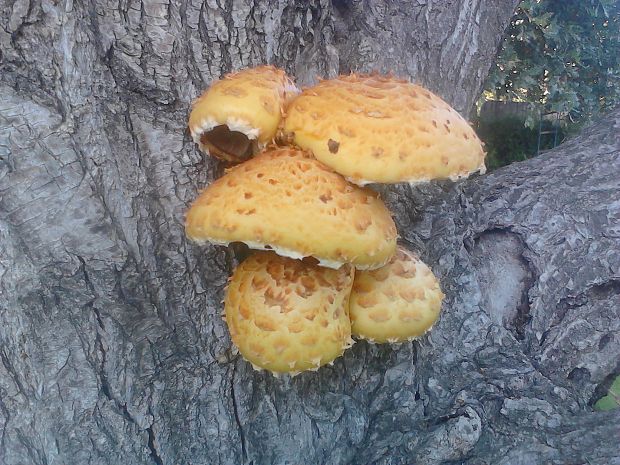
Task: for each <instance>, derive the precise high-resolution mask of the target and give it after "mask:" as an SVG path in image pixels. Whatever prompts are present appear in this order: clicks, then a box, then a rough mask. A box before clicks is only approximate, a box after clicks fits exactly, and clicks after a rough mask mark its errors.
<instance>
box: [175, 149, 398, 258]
mask: <svg viewBox="0 0 620 465" xmlns="http://www.w3.org/2000/svg"><path fill="white" fill-rule="evenodd" d="M185 230H186V233H187V236H188V237H189V238H190V239H193V240H195V241H199V242H205V241H209V242H213V243H216V244H228V243H230V242H244V243H246V244H247V245H248V246H250V247H251V248H254V249H273V250H274V251H275V252H277V253H278V254H280V255H285V256H288V257H292V258H302V257H314V258H316V259H317V260H319V262H320V264H321V265H323V266H328V267H332V268H338V267H340V266H341V265H342V264H343V263H352V264H353V265H355V266H356V267H358V268H362V269H368V268H377V267H379V266H382V265H383V264H385V263H386V262H387V261H388V260H389V259H390V258H391V257H392V255H393V254H394V252H395V251H396V226H395V224H394V221H393V220H392V217H391V215H390V212H389V211H388V209H387V207H386V206H385V205H384V203H383V202H382V201H381V199H380V198H379V197H378V194H376V193H375V192H374V191H372V190H370V189H364V188H360V187H357V186H353V185H351V184H349V183H348V182H347V181H345V179H344V178H343V177H342V176H340V175H338V174H336V173H334V172H332V171H330V170H329V169H327V168H326V167H325V166H324V165H322V164H321V163H320V162H318V161H317V160H315V159H314V158H312V157H310V156H308V155H306V154H304V152H302V151H301V150H297V149H293V148H280V149H274V150H271V151H267V152H263V153H261V154H260V155H258V156H256V157H255V158H253V159H251V160H248V161H247V162H245V163H243V164H242V165H238V166H235V167H234V168H232V169H231V170H230V171H229V172H228V173H226V174H225V175H224V176H222V177H221V178H219V179H218V180H216V181H215V182H214V183H213V184H211V185H210V186H209V187H208V188H207V189H205V190H204V191H203V193H202V194H201V195H200V196H199V197H198V199H197V200H196V201H195V202H194V204H193V205H192V207H191V208H190V210H189V212H188V213H187V219H186V225H185Z"/></svg>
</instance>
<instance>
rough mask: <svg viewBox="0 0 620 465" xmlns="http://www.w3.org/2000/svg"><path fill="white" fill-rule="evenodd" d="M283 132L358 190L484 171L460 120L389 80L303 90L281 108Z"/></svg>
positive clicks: (344, 79)
mask: <svg viewBox="0 0 620 465" xmlns="http://www.w3.org/2000/svg"><path fill="white" fill-rule="evenodd" d="M284 133H285V135H286V136H287V137H288V138H289V139H292V140H293V141H294V143H295V144H297V145H298V146H299V147H301V148H303V149H306V150H309V151H311V152H312V153H313V154H314V156H315V157H316V158H317V159H319V160H320V161H322V162H323V163H325V164H326V165H327V166H329V167H330V168H332V169H333V170H334V171H336V172H338V173H340V174H342V175H343V176H345V177H346V178H347V179H348V180H349V181H351V182H354V183H356V184H360V185H364V184H368V183H397V182H409V183H418V182H425V181H430V180H431V179H443V178H449V179H452V180H455V179H458V178H462V177H467V176H469V175H470V174H471V173H473V172H475V171H480V172H484V171H485V166H484V151H483V149H482V143H481V142H480V139H478V136H477V135H476V133H475V132H474V131H473V129H472V128H471V127H470V126H469V124H468V123H467V121H465V120H464V119H463V118H462V117H461V116H460V115H459V114H458V113H457V112H456V111H455V110H454V109H453V108H452V107H450V105H448V104H447V103H446V102H444V101H443V100H442V99H441V98H439V97H437V96H436V95H434V94H432V93H431V92H429V91H428V90H426V89H424V88H423V87H420V86H418V85H415V84H411V83H410V82H408V81H403V80H398V79H395V78H392V77H389V76H380V75H363V76H360V75H350V76H340V77H338V78H335V79H330V80H324V81H321V82H319V84H318V85H316V86H315V87H312V88H309V89H306V90H304V91H303V92H302V93H301V95H299V96H298V97H297V98H296V99H295V100H294V101H293V102H292V103H291V104H290V106H289V108H288V110H287V116H286V120H285V121H284Z"/></svg>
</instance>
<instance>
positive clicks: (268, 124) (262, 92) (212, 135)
mask: <svg viewBox="0 0 620 465" xmlns="http://www.w3.org/2000/svg"><path fill="white" fill-rule="evenodd" d="M298 93H299V89H297V87H295V85H294V84H293V81H292V80H291V79H290V78H289V77H288V76H287V75H286V73H285V72H284V71H282V70H280V69H277V68H275V67H273V66H259V67H257V68H249V69H244V70H242V71H239V72H237V73H233V74H228V75H226V76H225V77H224V79H222V80H220V81H216V82H215V83H213V84H212V85H211V87H210V88H209V89H208V90H207V91H205V92H204V93H203V94H202V96H200V97H199V98H198V99H197V100H196V101H195V102H194V105H193V108H192V112H191V114H190V116H189V129H190V132H191V134H192V137H193V139H194V142H196V143H197V144H198V145H199V146H200V149H201V150H203V151H205V152H207V153H210V154H211V155H213V156H214V157H217V158H220V159H222V160H225V161H228V162H231V163H239V162H242V161H244V160H246V159H248V158H250V157H251V156H252V155H254V154H255V153H257V152H258V150H259V149H260V148H261V147H263V146H264V145H266V144H267V143H268V142H270V141H271V140H273V138H274V136H275V134H276V131H277V129H278V125H279V124H280V120H281V118H282V115H283V113H284V108H285V107H286V105H287V103H288V102H289V101H290V100H291V99H292V98H293V97H294V96H296V95H297V94H298Z"/></svg>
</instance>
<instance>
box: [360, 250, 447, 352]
mask: <svg viewBox="0 0 620 465" xmlns="http://www.w3.org/2000/svg"><path fill="white" fill-rule="evenodd" d="M443 297H444V295H443V293H442V292H441V289H440V288H439V282H438V281H437V279H436V278H435V276H434V275H433V272H432V271H431V270H430V268H429V267H428V266H426V265H425V264H424V263H423V262H422V261H421V260H420V259H419V258H418V257H417V256H416V255H415V254H413V253H412V252H409V251H407V250H406V249H404V248H403V247H399V248H398V251H397V252H396V254H395V255H394V257H393V258H392V260H390V262H389V263H388V264H387V265H386V266H384V267H382V268H379V269H377V270H372V271H358V272H356V274H355V281H354V283H353V290H352V291H351V299H350V304H349V311H350V315H351V332H352V334H353V335H354V336H356V337H358V338H360V339H368V340H369V341H372V342H392V343H394V342H403V341H408V340H412V339H415V338H416V337H419V336H421V335H423V334H424V333H425V332H426V331H427V330H428V329H430V327H431V326H432V325H433V324H434V323H435V321H436V320H437V318H439V313H440V310H441V302H442V300H443Z"/></svg>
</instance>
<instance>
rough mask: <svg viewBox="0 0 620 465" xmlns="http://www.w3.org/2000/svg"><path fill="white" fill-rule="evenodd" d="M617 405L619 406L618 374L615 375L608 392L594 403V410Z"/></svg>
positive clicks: (619, 385)
mask: <svg viewBox="0 0 620 465" xmlns="http://www.w3.org/2000/svg"><path fill="white" fill-rule="evenodd" d="M618 407H620V376H617V377H616V379H615V380H614V382H613V383H612V385H611V386H610V388H609V391H608V394H607V395H606V396H605V397H602V398H601V399H599V400H598V401H597V402H596V404H594V409H595V410H613V409H615V408H618Z"/></svg>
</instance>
